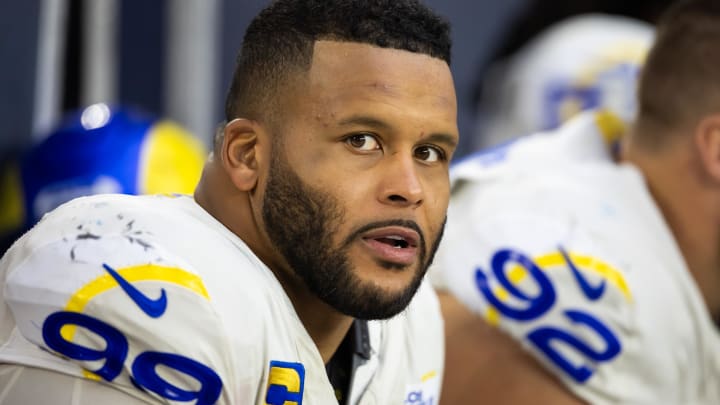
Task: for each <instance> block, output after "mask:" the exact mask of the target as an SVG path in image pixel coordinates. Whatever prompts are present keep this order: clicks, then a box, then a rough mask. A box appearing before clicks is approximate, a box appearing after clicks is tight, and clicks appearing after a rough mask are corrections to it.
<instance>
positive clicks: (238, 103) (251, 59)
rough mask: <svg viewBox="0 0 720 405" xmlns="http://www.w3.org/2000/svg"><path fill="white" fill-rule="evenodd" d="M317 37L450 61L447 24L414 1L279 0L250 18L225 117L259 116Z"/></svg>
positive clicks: (301, 66)
mask: <svg viewBox="0 0 720 405" xmlns="http://www.w3.org/2000/svg"><path fill="white" fill-rule="evenodd" d="M318 40H334V41H341V42H358V43H365V44H370V45H375V46H378V47H382V48H395V49H401V50H406V51H410V52H415V53H422V54H427V55H429V56H432V57H435V58H439V59H442V60H444V61H445V62H447V63H448V65H449V64H450V48H451V40H450V25H449V24H448V23H447V21H445V20H444V19H443V18H441V17H439V16H438V15H436V14H435V13H434V12H432V11H431V10H430V9H428V8H427V7H426V6H424V5H423V4H421V3H420V2H419V1H417V0H364V1H362V0H332V1H330V0H277V1H273V2H272V3H271V4H270V5H269V6H268V7H267V8H265V9H264V10H262V11H261V12H260V14H258V16H257V17H255V19H253V21H252V22H251V23H250V25H249V27H248V29H247V31H246V33H245V37H244V39H243V44H242V48H241V51H240V54H239V56H238V59H237V65H236V68H235V72H234V74H233V78H232V84H231V85H230V89H229V91H228V94H227V98H226V101H225V117H226V119H227V121H230V120H232V119H234V118H238V117H244V118H249V119H255V120H261V119H263V118H268V117H269V116H271V115H272V114H273V111H272V109H273V108H275V107H276V105H275V103H273V100H274V99H275V97H276V95H277V94H282V93H283V87H284V86H285V85H286V84H287V80H288V78H289V77H290V75H291V73H293V72H306V71H308V70H309V68H310V65H311V62H312V57H313V47H314V44H315V42H316V41H318Z"/></svg>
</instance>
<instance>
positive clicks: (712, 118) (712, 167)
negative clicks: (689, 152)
mask: <svg viewBox="0 0 720 405" xmlns="http://www.w3.org/2000/svg"><path fill="white" fill-rule="evenodd" d="M695 146H696V147H697V149H698V152H699V155H700V163H701V164H702V167H703V168H704V169H705V173H707V175H708V176H710V177H711V178H712V179H713V180H714V181H715V182H717V183H718V184H720V114H714V115H709V116H707V117H705V118H703V119H702V121H700V123H699V124H698V126H697V127H696V130H695Z"/></svg>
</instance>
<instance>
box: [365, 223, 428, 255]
mask: <svg viewBox="0 0 720 405" xmlns="http://www.w3.org/2000/svg"><path fill="white" fill-rule="evenodd" d="M362 240H363V241H364V242H365V245H366V246H367V247H368V248H370V252H371V254H372V255H373V256H375V257H376V258H377V259H379V260H382V261H385V262H389V263H397V264H401V265H407V264H411V263H413V262H414V261H416V260H417V256H418V253H419V249H418V245H419V241H420V235H419V234H418V233H417V232H415V231H414V230H412V229H409V228H405V227H400V226H391V227H384V228H379V229H374V230H372V231H370V232H367V233H365V234H364V235H363V236H362Z"/></svg>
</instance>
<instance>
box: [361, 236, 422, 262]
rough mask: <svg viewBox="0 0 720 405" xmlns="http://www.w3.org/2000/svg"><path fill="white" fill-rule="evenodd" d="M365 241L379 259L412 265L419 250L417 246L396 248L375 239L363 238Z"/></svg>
mask: <svg viewBox="0 0 720 405" xmlns="http://www.w3.org/2000/svg"><path fill="white" fill-rule="evenodd" d="M363 242H365V246H367V247H368V248H370V251H372V253H373V254H374V255H375V256H376V257H377V258H378V259H380V260H384V261H386V262H390V263H394V264H399V265H410V264H412V263H413V262H415V259H416V258H417V251H418V250H417V248H416V247H412V246H409V247H406V248H396V247H393V246H390V245H388V244H387V243H382V242H379V241H377V240H375V239H363Z"/></svg>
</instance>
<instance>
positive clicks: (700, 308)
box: [431, 113, 720, 405]
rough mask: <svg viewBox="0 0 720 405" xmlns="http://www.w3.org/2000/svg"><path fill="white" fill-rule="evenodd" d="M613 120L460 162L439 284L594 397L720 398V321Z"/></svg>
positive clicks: (639, 400)
mask: <svg viewBox="0 0 720 405" xmlns="http://www.w3.org/2000/svg"><path fill="white" fill-rule="evenodd" d="M606 119H607V117H606V116H605V115H603V114H596V113H584V114H582V115H580V116H579V117H578V118H576V119H574V120H572V121H570V122H569V123H568V124H567V125H566V126H564V127H562V128H560V129H559V130H557V131H556V132H555V133H540V134H537V135H533V136H530V137H527V138H521V139H520V140H518V141H517V142H515V143H513V144H510V145H508V146H505V147H502V148H497V149H495V150H492V151H490V152H487V153H484V154H479V155H477V156H474V157H472V158H470V159H468V160H467V161H465V162H461V163H460V164H459V165H458V166H456V167H454V168H453V171H452V175H451V176H452V178H453V196H452V198H451V203H450V210H449V213H448V223H447V230H446V233H445V236H444V239H443V242H442V244H441V247H440V249H439V251H438V255H437V257H436V260H435V268H433V269H432V270H431V271H432V273H431V275H432V277H433V282H434V283H435V284H436V285H437V286H438V287H439V288H442V289H447V290H449V291H450V292H452V293H453V294H454V295H455V296H456V297H457V298H458V299H459V300H461V301H462V302H463V303H464V304H465V305H467V306H468V307H469V308H471V309H472V310H473V311H474V312H476V313H478V314H480V315H481V316H483V317H484V318H485V319H486V320H487V321H488V322H489V323H490V324H493V325H497V326H498V327H499V328H500V329H502V330H503V331H505V332H507V333H509V335H511V336H512V337H513V338H514V339H516V340H517V341H518V342H520V343H521V344H522V345H523V347H524V348H525V349H527V350H529V351H530V352H531V353H532V354H533V355H534V356H535V357H536V358H537V359H539V361H540V362H541V363H542V364H543V365H544V366H545V367H546V368H548V369H549V370H550V371H551V372H552V373H553V374H555V375H556V376H557V377H559V378H560V379H561V380H562V381H563V383H564V384H565V385H566V386H567V387H568V388H569V389H570V390H571V391H573V392H574V393H575V394H576V395H578V396H579V397H580V398H583V399H584V400H586V401H588V402H589V403H592V404H657V403H662V404H672V405H676V404H677V405H679V404H718V403H720V384H718V381H720V338H719V335H718V331H717V329H716V328H715V325H714V324H713V322H712V320H711V318H710V315H709V313H708V311H707V309H706V307H705V305H704V302H703V300H702V297H701V295H700V292H699V290H698V288H697V286H696V284H695V283H694V280H693V278H692V277H691V275H690V273H689V271H688V269H687V267H686V264H685V262H684V259H683V257H682V255H681V252H680V250H679V248H678V246H677V244H676V242H675V240H674V238H673V236H672V234H671V231H670V229H669V228H668V226H667V224H666V223H665V221H664V219H663V217H662V215H661V213H660V211H659V209H658V208H657V206H656V205H655V203H654V201H653V199H652V197H651V195H650V194H649V192H648V189H647V187H646V184H645V182H644V179H643V177H642V176H641V173H640V172H639V171H638V170H636V169H635V168H634V167H632V166H629V165H624V164H616V163H614V162H612V160H611V159H610V154H609V153H608V152H607V148H606V146H605V142H604V141H603V139H604V138H608V137H610V136H609V135H610V134H608V133H607V131H608V130H609V129H611V128H609V127H608V126H607V125H606V124H607V120H606ZM603 132H606V133H604V134H603ZM478 344H482V342H478ZM478 395H479V397H478V398H482V393H479V394H478Z"/></svg>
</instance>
